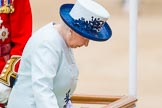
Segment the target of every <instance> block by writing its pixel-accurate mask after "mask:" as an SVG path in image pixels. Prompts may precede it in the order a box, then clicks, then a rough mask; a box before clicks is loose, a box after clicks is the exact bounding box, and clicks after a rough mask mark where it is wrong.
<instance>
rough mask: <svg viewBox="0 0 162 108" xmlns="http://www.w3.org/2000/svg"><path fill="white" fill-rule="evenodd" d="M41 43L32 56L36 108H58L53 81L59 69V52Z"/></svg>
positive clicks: (46, 43)
mask: <svg viewBox="0 0 162 108" xmlns="http://www.w3.org/2000/svg"><path fill="white" fill-rule="evenodd" d="M51 46H52V45H50V44H49V43H48V42H43V45H41V46H39V47H38V48H37V49H36V51H35V52H34V53H33V55H32V64H31V65H32V66H31V67H32V72H31V74H32V88H33V91H34V99H35V102H36V106H37V107H38V108H59V106H58V103H57V98H56V95H55V93H54V91H53V88H54V87H53V81H54V79H55V76H56V74H57V70H58V67H59V57H60V56H59V55H60V54H59V52H58V51H56V50H55V49H56V48H54V47H51Z"/></svg>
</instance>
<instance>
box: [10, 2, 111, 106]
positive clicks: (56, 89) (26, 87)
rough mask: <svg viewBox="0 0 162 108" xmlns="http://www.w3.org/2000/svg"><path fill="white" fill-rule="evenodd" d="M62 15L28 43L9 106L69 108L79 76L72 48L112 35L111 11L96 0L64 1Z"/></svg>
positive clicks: (40, 30)
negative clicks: (56, 22)
mask: <svg viewBox="0 0 162 108" xmlns="http://www.w3.org/2000/svg"><path fill="white" fill-rule="evenodd" d="M96 9H97V10H96ZM60 16H61V19H62V22H61V23H58V24H55V23H53V22H51V23H49V24H47V25H45V26H44V27H42V28H41V29H39V30H38V31H37V32H35V33H34V34H33V36H32V37H31V38H30V39H29V41H28V43H27V44H26V47H25V49H24V52H23V55H22V60H21V63H20V68H19V74H18V77H17V81H16V83H15V85H14V87H13V90H12V92H11V95H10V98H9V101H8V106H7V108H69V106H70V103H71V102H70V97H71V96H72V93H73V92H74V90H75V88H76V83H77V78H78V68H77V66H76V64H75V61H74V57H73V53H72V48H77V47H81V46H88V43H89V40H94V41H106V40H108V39H109V38H110V37H111V29H110V27H109V25H108V24H107V23H106V21H107V19H108V18H109V14H108V12H107V11H106V10H105V8H103V7H102V6H101V5H100V4H98V3H96V2H95V1H93V0H77V1H76V3H75V4H63V5H62V6H61V7H60ZM15 97H16V98H15ZM70 107H71V106H70Z"/></svg>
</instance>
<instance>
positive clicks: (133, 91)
mask: <svg viewBox="0 0 162 108" xmlns="http://www.w3.org/2000/svg"><path fill="white" fill-rule="evenodd" d="M137 17H138V0H129V95H131V96H134V97H136V96H137Z"/></svg>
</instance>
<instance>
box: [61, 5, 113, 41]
mask: <svg viewBox="0 0 162 108" xmlns="http://www.w3.org/2000/svg"><path fill="white" fill-rule="evenodd" d="M73 6H74V4H64V5H62V6H61V7H60V16H61V18H62V20H63V21H64V22H65V24H67V25H68V26H69V27H70V28H71V29H72V30H74V31H75V32H77V33H78V34H80V35H81V36H83V37H85V38H88V39H90V40H94V41H106V40H108V39H109V38H110V37H111V35H112V31H111V28H110V26H109V25H108V23H107V22H105V23H104V25H103V27H102V28H101V30H100V32H98V33H96V34H92V33H89V32H86V31H85V30H81V29H80V28H78V27H75V26H74V24H73V22H74V19H73V18H72V17H71V16H70V14H69V13H70V11H71V9H72V7H73Z"/></svg>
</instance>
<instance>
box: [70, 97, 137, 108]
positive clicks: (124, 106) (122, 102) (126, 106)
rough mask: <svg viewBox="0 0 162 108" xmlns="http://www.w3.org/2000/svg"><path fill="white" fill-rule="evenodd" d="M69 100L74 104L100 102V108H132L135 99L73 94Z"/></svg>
mask: <svg viewBox="0 0 162 108" xmlns="http://www.w3.org/2000/svg"><path fill="white" fill-rule="evenodd" d="M71 101H72V103H74V104H102V105H104V107H102V108H134V107H135V103H136V101H137V99H136V98H134V97H132V96H105V95H82V94H75V95H73V96H72V98H71Z"/></svg>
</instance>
